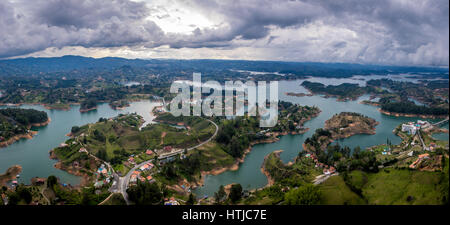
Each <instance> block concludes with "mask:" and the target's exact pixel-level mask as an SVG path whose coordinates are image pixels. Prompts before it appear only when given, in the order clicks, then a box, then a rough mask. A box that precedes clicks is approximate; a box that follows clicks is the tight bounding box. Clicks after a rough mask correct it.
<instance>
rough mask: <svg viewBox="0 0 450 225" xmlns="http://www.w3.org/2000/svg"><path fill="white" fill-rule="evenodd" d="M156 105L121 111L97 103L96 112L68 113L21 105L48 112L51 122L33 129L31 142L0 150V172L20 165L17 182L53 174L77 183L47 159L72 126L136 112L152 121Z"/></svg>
mask: <svg viewBox="0 0 450 225" xmlns="http://www.w3.org/2000/svg"><path fill="white" fill-rule="evenodd" d="M157 104H158V103H152V102H149V101H144V102H133V103H131V106H130V107H128V108H126V109H124V110H113V109H111V107H109V105H108V104H106V103H104V104H99V105H98V109H97V110H96V111H90V112H87V113H80V112H79V108H80V106H77V105H74V106H72V108H71V109H70V110H69V111H61V110H48V109H45V108H44V107H43V106H40V105H24V106H21V108H33V109H37V110H42V111H45V112H47V113H48V116H49V117H50V118H51V120H52V121H51V123H50V124H49V125H47V126H45V127H38V128H33V130H37V131H38V134H37V135H36V136H34V137H33V139H31V140H20V141H18V142H15V143H14V144H12V145H10V146H8V147H6V148H0V173H4V172H5V171H6V169H8V168H9V167H11V166H13V165H20V166H22V173H21V174H20V178H19V179H18V181H19V183H25V184H29V183H30V179H31V178H33V177H36V176H38V177H48V176H49V175H55V176H57V177H59V178H60V179H61V181H62V182H64V183H69V184H72V185H76V184H79V182H80V180H81V179H80V177H77V176H73V175H71V174H68V173H66V172H65V171H62V170H58V169H56V168H54V167H53V165H54V164H55V163H56V161H55V160H51V159H50V158H49V151H50V150H51V149H53V148H55V147H57V146H58V145H59V144H61V143H62V142H64V141H65V140H67V139H68V137H67V136H65V135H66V134H67V133H69V132H70V129H71V128H72V126H80V125H84V124H87V123H93V122H96V121H98V119H99V118H100V117H104V118H109V117H114V116H116V115H118V114H119V113H127V112H137V113H138V114H140V115H142V116H143V117H144V119H145V120H146V121H150V120H152V116H151V114H150V112H151V110H152V108H153V106H155V105H157Z"/></svg>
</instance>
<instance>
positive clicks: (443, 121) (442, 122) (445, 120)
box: [433, 117, 448, 126]
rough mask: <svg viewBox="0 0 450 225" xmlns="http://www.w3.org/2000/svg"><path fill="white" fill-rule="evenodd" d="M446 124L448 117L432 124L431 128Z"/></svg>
mask: <svg viewBox="0 0 450 225" xmlns="http://www.w3.org/2000/svg"><path fill="white" fill-rule="evenodd" d="M447 122H448V117H447V118H446V119H444V120H441V121H439V122H437V123H433V126H440V125H441V124H444V123H447Z"/></svg>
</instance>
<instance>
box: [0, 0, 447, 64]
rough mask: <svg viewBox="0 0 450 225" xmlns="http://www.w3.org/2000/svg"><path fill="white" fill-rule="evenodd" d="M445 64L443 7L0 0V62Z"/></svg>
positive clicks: (418, 1)
mask: <svg viewBox="0 0 450 225" xmlns="http://www.w3.org/2000/svg"><path fill="white" fill-rule="evenodd" d="M67 54H70V55H83V56H91V57H105V56H117V57H126V58H180V59H195V58H197V59H198V58H214V59H249V60H282V61H309V62H312V61H314V62H352V63H367V64H389V65H391V64H394V65H426V66H446V67H448V64H449V1H448V0H377V1H374V0H329V1H322V0H33V1H30V0H0V58H15V57H25V56H42V57H49V56H61V55H67Z"/></svg>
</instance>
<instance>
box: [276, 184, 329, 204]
mask: <svg viewBox="0 0 450 225" xmlns="http://www.w3.org/2000/svg"><path fill="white" fill-rule="evenodd" d="M321 195H322V193H321V191H320V189H319V188H318V187H317V186H314V185H312V184H305V185H303V186H300V187H298V188H295V189H292V190H290V191H289V192H287V193H286V194H285V196H284V200H285V204H287V205H317V204H319V202H320V199H321Z"/></svg>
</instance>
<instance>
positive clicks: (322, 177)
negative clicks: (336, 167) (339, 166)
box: [313, 172, 339, 185]
mask: <svg viewBox="0 0 450 225" xmlns="http://www.w3.org/2000/svg"><path fill="white" fill-rule="evenodd" d="M336 175H339V173H337V172H336V173H333V174H328V175H326V174H322V175H319V176H317V177H316V179H314V181H313V183H314V184H315V185H318V184H321V183H323V182H325V181H326V180H328V178H330V177H332V176H336Z"/></svg>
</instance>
